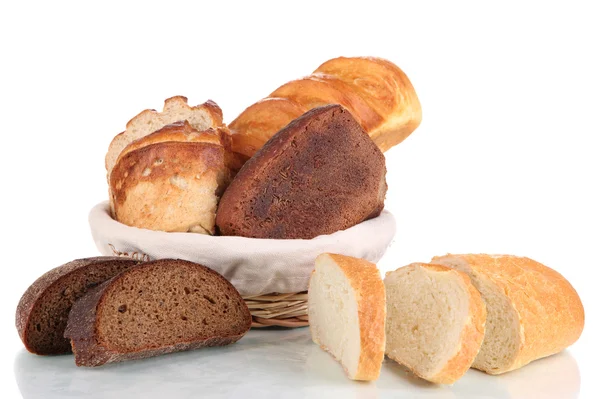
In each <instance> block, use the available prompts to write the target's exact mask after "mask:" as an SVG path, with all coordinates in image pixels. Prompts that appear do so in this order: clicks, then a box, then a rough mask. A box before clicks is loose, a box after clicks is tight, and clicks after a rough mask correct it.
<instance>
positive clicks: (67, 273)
mask: <svg viewBox="0 0 600 399" xmlns="http://www.w3.org/2000/svg"><path fill="white" fill-rule="evenodd" d="M138 263H139V261H136V260H133V259H127V258H119V257H112V256H100V257H94V258H85V259H77V260H74V261H72V262H69V263H66V264H64V265H62V266H59V267H56V268H54V269H52V270H50V271H48V272H47V273H45V274H44V275H42V276H41V277H40V278H38V279H37V280H36V281H35V282H34V283H33V284H32V285H31V286H30V287H29V288H28V289H27V291H25V293H24V294H23V296H22V297H21V300H20V301H19V304H18V306H17V312H16V326H17V331H18V332H19V336H20V337H21V340H22V341H23V344H25V348H26V349H27V350H28V351H29V352H32V353H35V354H38V355H59V354H64V353H70V352H71V344H70V342H69V340H68V339H66V338H64V337H63V333H64V331H65V327H66V326H67V318H68V316H69V311H70V310H71V306H72V305H73V303H74V302H75V301H76V300H77V299H78V298H80V297H82V296H83V295H84V294H85V293H86V292H87V291H88V290H89V289H91V288H93V287H95V286H97V285H98V284H100V283H103V282H104V281H106V280H108V279H110V278H112V277H114V276H115V275H116V274H118V273H120V272H122V271H123V270H125V269H127V268H129V267H131V266H134V265H136V264H138Z"/></svg>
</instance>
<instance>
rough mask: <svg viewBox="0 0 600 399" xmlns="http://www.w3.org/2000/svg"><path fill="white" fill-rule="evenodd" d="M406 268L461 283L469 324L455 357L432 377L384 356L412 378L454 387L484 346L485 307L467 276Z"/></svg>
mask: <svg viewBox="0 0 600 399" xmlns="http://www.w3.org/2000/svg"><path fill="white" fill-rule="evenodd" d="M405 267H413V268H416V267H421V268H423V269H427V270H431V271H433V272H436V273H450V274H454V275H455V276H457V277H458V278H459V279H460V280H461V281H462V283H463V288H464V289H465V290H466V291H467V293H468V295H469V299H468V300H469V318H468V319H469V320H468V323H466V324H465V325H464V326H463V329H462V332H461V334H460V342H459V345H458V347H457V349H456V353H455V354H454V356H452V357H451V358H450V359H449V360H448V361H447V362H446V365H445V366H444V367H443V368H442V369H441V370H440V371H438V372H437V373H436V374H435V375H433V376H426V375H422V374H420V373H419V372H417V371H416V370H414V369H413V368H411V367H409V366H408V365H406V364H405V363H404V362H403V361H402V359H398V358H395V357H393V356H391V355H390V354H387V355H388V357H389V358H390V359H392V360H394V361H396V362H398V363H400V364H403V365H404V366H405V367H406V368H408V369H409V370H410V371H412V372H413V374H415V375H417V376H418V377H421V378H423V379H425V380H427V381H430V382H433V383H435V384H453V383H455V382H456V381H458V379H460V378H461V377H462V376H463V375H464V374H465V373H466V372H467V371H468V370H469V368H470V367H471V364H473V360H475V357H477V354H478V353H479V349H480V348H481V343H482V342H483V338H484V334H485V319H486V308H485V303H484V302H483V299H482V298H481V295H480V294H479V291H477V289H476V288H475V286H473V284H472V283H471V279H470V278H469V276H468V275H467V274H466V273H463V272H460V271H458V270H454V269H452V268H449V267H447V266H443V265H439V264H435V263H411V264H410V265H407V266H405ZM390 273H393V272H388V273H387V274H390ZM387 274H386V275H387Z"/></svg>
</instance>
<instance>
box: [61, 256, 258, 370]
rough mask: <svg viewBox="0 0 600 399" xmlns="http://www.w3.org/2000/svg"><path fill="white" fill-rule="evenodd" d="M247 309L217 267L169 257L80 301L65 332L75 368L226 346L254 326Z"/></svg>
mask: <svg viewBox="0 0 600 399" xmlns="http://www.w3.org/2000/svg"><path fill="white" fill-rule="evenodd" d="M251 322H252V319H251V316H250V312H249V311H248V307H247V306H246V304H245V302H244V300H243V299H242V297H241V296H240V295H239V293H238V292H237V291H236V289H235V288H234V287H233V286H232V285H231V283H229V282H228V281H227V280H226V279H225V278H224V277H222V276H221V275H220V274H218V273H217V272H215V271H213V270H211V269H209V268H207V267H204V266H201V265H198V264H196V263H192V262H188V261H183V260H173V259H164V260H157V261H152V262H147V263H143V264H140V265H138V266H134V267H132V268H130V269H128V270H126V271H124V272H122V273H121V274H119V275H117V276H116V277H114V278H113V279H111V280H108V281H106V282H105V283H103V284H102V285H100V286H98V287H97V288H96V289H94V290H92V291H90V292H89V293H88V294H87V295H85V296H84V297H82V298H81V299H80V300H78V301H77V302H76V303H75V305H74V306H73V308H72V310H71V313H70V314H69V320H68V324H67V328H66V330H65V337H67V338H69V339H70V340H71V345H72V347H73V352H74V354H75V363H76V364H77V365H78V366H90V367H91V366H100V365H103V364H105V363H110V362H118V361H123V360H132V359H141V358H145V357H150V356H157V355H162V354H166V353H170V352H177V351H183V350H191V349H197V348H202V347H207V346H220V345H227V344H231V343H233V342H236V341H237V340H239V339H240V338H241V337H242V336H243V335H244V334H246V332H248V330H249V329H250V325H251Z"/></svg>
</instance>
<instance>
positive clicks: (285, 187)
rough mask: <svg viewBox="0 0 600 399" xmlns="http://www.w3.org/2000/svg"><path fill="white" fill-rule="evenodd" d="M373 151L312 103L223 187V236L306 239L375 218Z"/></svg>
mask: <svg viewBox="0 0 600 399" xmlns="http://www.w3.org/2000/svg"><path fill="white" fill-rule="evenodd" d="M385 173H386V169H385V159H384V156H383V153H382V152H381V150H380V149H379V148H378V147H377V145H375V143H374V142H373V141H372V140H371V138H370V137H369V135H368V134H367V133H366V132H365V131H364V130H363V129H362V127H361V126H360V124H358V122H356V120H355V119H354V118H353V117H352V115H351V114H350V112H348V111H347V110H346V109H344V108H343V107H341V106H340V105H327V106H324V107H320V108H315V109H313V110H311V111H309V112H307V113H306V114H304V115H303V116H301V117H300V118H298V119H296V120H294V121H293V122H291V123H290V124H289V125H288V126H286V127H285V128H283V129H282V130H281V131H280V132H279V133H277V134H276V135H275V136H273V137H272V138H271V139H270V140H269V141H268V142H267V143H266V144H265V145H264V147H262V148H261V149H260V150H259V151H258V152H257V153H256V154H255V155H254V156H253V157H252V158H251V159H250V160H249V161H248V162H246V163H245V164H244V166H243V167H242V169H241V170H240V171H239V173H238V174H237V176H236V177H235V178H234V179H233V181H232V182H231V184H230V185H229V187H228V188H227V189H226V190H225V193H224V194H223V196H222V198H221V201H220V203H219V207H218V209H217V218H216V223H217V226H218V228H219V231H220V233H221V234H223V235H232V236H244V237H253V238H281V239H296V238H302V239H311V238H314V237H316V236H319V235H323V234H331V233H334V232H336V231H338V230H344V229H347V228H349V227H352V226H354V225H356V224H358V223H360V222H362V221H364V220H366V219H369V218H373V217H376V216H378V215H379V214H380V213H381V211H382V210H383V201H384V198H385V193H386V191H387V184H386V181H385Z"/></svg>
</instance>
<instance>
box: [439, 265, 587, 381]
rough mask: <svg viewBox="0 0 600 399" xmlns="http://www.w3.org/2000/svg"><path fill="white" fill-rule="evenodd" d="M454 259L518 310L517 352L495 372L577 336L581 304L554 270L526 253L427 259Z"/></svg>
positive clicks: (564, 344) (556, 349)
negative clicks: (518, 341) (506, 365)
mask: <svg viewBox="0 0 600 399" xmlns="http://www.w3.org/2000/svg"><path fill="white" fill-rule="evenodd" d="M445 259H449V260H453V259H459V260H462V261H464V262H466V263H467V264H468V265H469V267H470V268H471V269H472V270H473V272H474V273H477V274H480V275H483V276H484V277H485V278H487V279H488V280H489V281H490V282H492V283H493V284H495V285H496V286H497V287H498V288H499V289H500V290H501V291H503V292H504V293H505V294H506V296H507V297H508V299H509V300H510V301H511V303H512V306H513V307H514V309H515V310H516V311H517V313H518V315H519V324H520V328H521V342H520V347H519V351H518V353H517V356H516V357H515V359H514V361H513V362H512V364H511V365H510V366H509V367H507V368H505V369H497V370H483V371H485V372H487V373H490V374H501V373H505V372H507V371H511V370H515V369H517V368H520V367H522V366H524V365H526V364H528V363H530V362H532V361H534V360H536V359H540V358H542V357H546V356H550V355H552V354H555V353H558V352H560V351H562V350H563V349H565V348H567V347H568V346H570V345H572V344H573V343H575V341H577V339H578V338H579V336H580V335H581V332H582V331H583V326H584V322H585V315H584V310H583V305H582V303H581V299H580V298H579V295H578V294H577V292H576V291H575V289H574V288H573V286H571V284H570V283H569V282H568V281H567V280H566V279H565V278H564V277H563V276H562V275H561V274H560V273H558V272H557V271H555V270H552V269H550V268H549V267H547V266H544V265H542V264H541V263H539V262H536V261H534V260H532V259H529V258H524V257H517V256H512V255H485V254H479V255H475V254H468V255H446V256H443V257H435V258H433V260H432V262H442V263H443V262H444V260H445Z"/></svg>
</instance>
